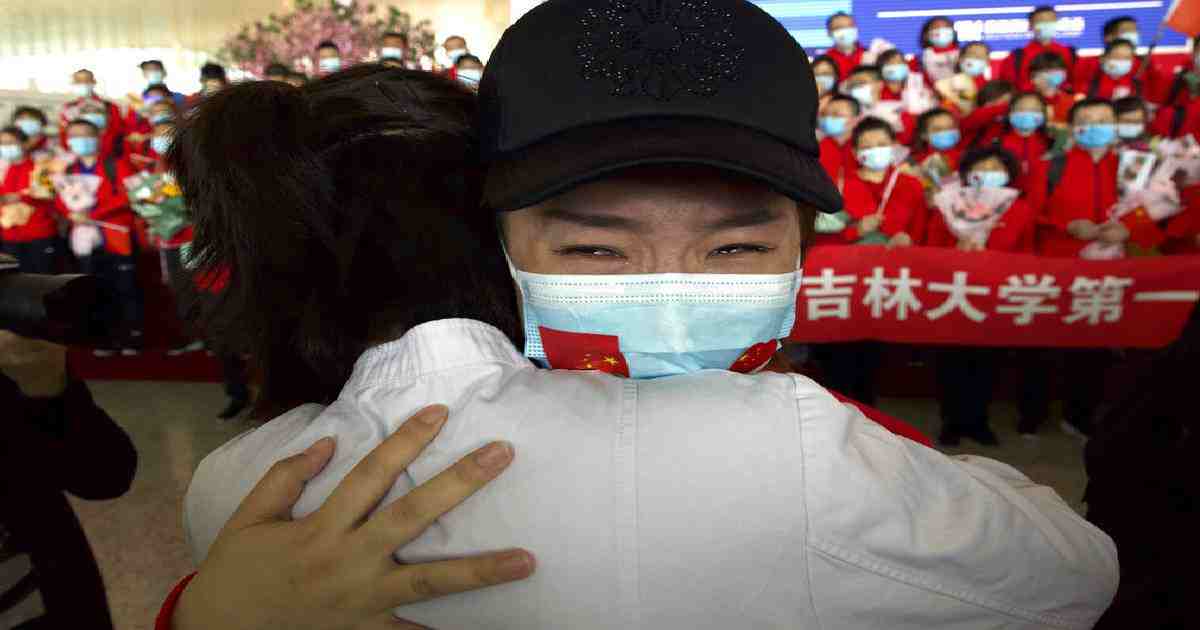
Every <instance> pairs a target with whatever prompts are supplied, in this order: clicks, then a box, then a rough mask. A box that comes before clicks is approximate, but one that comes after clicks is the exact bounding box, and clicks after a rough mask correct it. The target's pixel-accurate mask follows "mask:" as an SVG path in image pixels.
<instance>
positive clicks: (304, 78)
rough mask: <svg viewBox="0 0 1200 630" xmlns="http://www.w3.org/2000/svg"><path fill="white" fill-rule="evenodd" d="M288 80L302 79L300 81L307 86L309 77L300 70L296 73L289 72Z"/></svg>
mask: <svg viewBox="0 0 1200 630" xmlns="http://www.w3.org/2000/svg"><path fill="white" fill-rule="evenodd" d="M288 78H291V79H300V81H301V82H302V83H305V84H307V83H308V75H307V74H304V73H303V72H300V71H299V70H295V71H292V72H289V73H288Z"/></svg>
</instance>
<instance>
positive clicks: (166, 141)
mask: <svg viewBox="0 0 1200 630" xmlns="http://www.w3.org/2000/svg"><path fill="white" fill-rule="evenodd" d="M150 148H151V149H154V152H155V153H157V154H159V155H166V154H167V151H168V150H169V149H170V148H171V136H154V137H153V138H150Z"/></svg>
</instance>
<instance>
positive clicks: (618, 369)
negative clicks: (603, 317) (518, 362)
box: [538, 326, 629, 377]
mask: <svg viewBox="0 0 1200 630" xmlns="http://www.w3.org/2000/svg"><path fill="white" fill-rule="evenodd" d="M538 333H539V334H540V335H541V336H542V348H543V349H545V351H546V360H547V361H549V362H550V367H552V368H555V369H558V370H598V371H600V372H607V373H608V374H615V375H617V376H626V377H628V376H629V364H628V363H626V362H625V355H623V354H621V344H620V340H619V339H617V338H616V337H614V336H612V335H595V334H592V333H573V332H564V331H561V330H554V329H552V328H546V327H545V326H539V327H538Z"/></svg>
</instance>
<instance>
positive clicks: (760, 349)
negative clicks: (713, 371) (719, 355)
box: [729, 341, 779, 374]
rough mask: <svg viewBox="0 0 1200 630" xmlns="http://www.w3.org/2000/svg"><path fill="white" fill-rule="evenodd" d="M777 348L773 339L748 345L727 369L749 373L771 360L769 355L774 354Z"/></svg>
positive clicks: (777, 345)
mask: <svg viewBox="0 0 1200 630" xmlns="http://www.w3.org/2000/svg"><path fill="white" fill-rule="evenodd" d="M778 348H779V344H778V343H777V342H775V341H764V342H762V343H759V344H755V345H753V346H750V349H749V350H747V351H745V352H743V353H742V356H740V357H738V360H737V361H734V362H733V365H731V366H729V371H730V372H741V373H742V374H749V373H751V372H753V371H755V370H757V369H759V368H761V367H762V366H764V365H766V364H767V362H768V361H770V360H771V357H773V356H775V351H776V350H777V349H778Z"/></svg>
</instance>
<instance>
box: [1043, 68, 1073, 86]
mask: <svg viewBox="0 0 1200 630" xmlns="http://www.w3.org/2000/svg"><path fill="white" fill-rule="evenodd" d="M1041 77H1042V82H1044V83H1045V84H1046V86H1047V87H1049V88H1052V89H1058V86H1060V85H1062V84H1063V81H1066V80H1067V73H1066V71H1064V70H1051V71H1049V72H1043V73H1042V75H1041Z"/></svg>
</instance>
